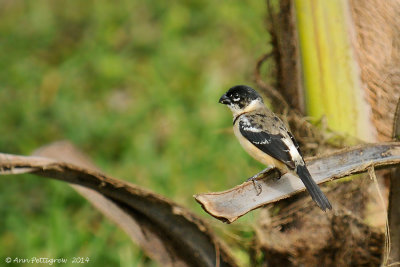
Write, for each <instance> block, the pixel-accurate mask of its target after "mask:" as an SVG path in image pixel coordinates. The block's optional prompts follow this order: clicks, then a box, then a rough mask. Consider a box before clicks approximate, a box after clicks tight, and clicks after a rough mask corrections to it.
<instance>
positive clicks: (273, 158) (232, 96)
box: [219, 85, 332, 211]
mask: <svg viewBox="0 0 400 267" xmlns="http://www.w3.org/2000/svg"><path fill="white" fill-rule="evenodd" d="M219 103H221V104H224V105H226V106H227V107H228V108H229V109H230V110H231V111H232V115H233V132H234V134H235V136H236V137H237V139H238V140H239V143H240V144H241V145H242V147H243V148H244V150H245V151H246V152H247V153H248V154H250V155H251V156H252V157H253V158H254V159H256V160H258V161H259V162H261V163H263V164H264V165H267V166H268V167H270V168H276V169H277V170H278V171H279V172H280V174H281V176H282V175H283V174H285V173H287V172H292V173H294V174H295V175H297V176H298V177H299V178H300V179H301V181H302V182H303V183H304V185H305V187H306V189H307V191H308V192H309V194H310V195H311V198H312V199H313V200H314V201H315V202H316V203H317V205H318V206H319V207H320V208H321V209H322V210H323V211H326V210H327V209H329V210H331V209H332V205H331V204H330V202H329V200H328V198H327V197H326V196H325V195H324V193H323V192H322V191H321V189H320V188H319V186H318V185H317V184H316V183H315V181H314V180H313V178H312V177H311V174H310V172H309V171H308V168H307V165H306V163H305V162H304V158H303V156H302V154H301V152H300V149H299V145H298V143H297V141H296V140H295V138H294V137H293V135H292V133H291V132H290V131H289V130H288V128H287V127H286V125H285V124H284V123H283V121H282V120H281V119H280V118H279V117H278V116H277V115H276V114H274V113H273V112H272V111H271V110H269V109H268V108H267V107H266V106H265V104H264V100H263V98H262V97H261V95H260V94H259V93H257V91H256V90H254V89H253V88H251V87H249V86H246V85H236V86H234V87H232V88H230V89H229V90H228V91H227V92H226V93H225V94H223V95H222V96H221V98H220V99H219ZM260 173H261V172H260ZM260 173H259V174H260ZM259 174H256V175H255V176H253V177H252V178H250V179H249V180H253V181H254V182H256V178H257V177H258V175H259ZM260 189H261V187H260ZM260 193H261V192H260Z"/></svg>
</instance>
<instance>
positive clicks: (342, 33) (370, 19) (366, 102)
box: [257, 0, 400, 266]
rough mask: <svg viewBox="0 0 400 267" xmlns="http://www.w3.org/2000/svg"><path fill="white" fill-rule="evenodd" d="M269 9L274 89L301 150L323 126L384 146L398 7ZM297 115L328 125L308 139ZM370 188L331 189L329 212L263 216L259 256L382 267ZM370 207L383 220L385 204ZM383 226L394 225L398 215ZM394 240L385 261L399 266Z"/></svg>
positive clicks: (398, 81) (395, 94) (396, 84)
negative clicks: (372, 221)
mask: <svg viewBox="0 0 400 267" xmlns="http://www.w3.org/2000/svg"><path fill="white" fill-rule="evenodd" d="M271 10H272V8H271V5H269V12H270V13H271V18H272V23H271V25H272V27H271V31H272V36H273V40H274V44H275V47H274V48H275V51H274V52H275V53H274V56H275V60H276V65H277V74H278V75H277V81H276V87H277V91H278V92H279V93H280V94H281V95H282V96H283V98H284V99H285V100H286V101H287V102H288V105H289V106H290V109H291V110H299V111H300V112H297V113H296V112H289V115H288V118H287V120H288V121H289V123H290V126H291V127H292V130H293V131H294V134H295V135H296V137H297V138H298V139H299V140H300V141H301V142H300V143H302V146H301V147H302V148H303V149H304V148H306V150H307V148H308V146H307V143H309V142H310V141H311V142H314V143H316V144H321V143H324V144H325V142H322V141H321V140H313V139H318V138H320V139H323V138H326V136H327V132H326V130H329V132H334V133H335V134H337V133H339V134H341V135H344V136H350V137H352V138H353V140H362V141H367V142H375V141H389V140H391V138H392V134H393V120H394V114H395V110H396V104H397V101H398V99H399V96H400V27H399V25H400V16H399V14H400V1H397V0H396V1H378V0H364V1H353V0H351V1H345V0H334V1H315V0H282V1H280V3H279V11H271ZM299 113H303V114H304V115H307V116H309V117H311V118H312V121H314V122H317V121H321V120H322V121H323V122H324V123H326V128H324V127H322V131H323V133H322V134H319V135H315V134H314V135H309V136H307V134H308V132H309V131H304V125H300V124H303V123H304V120H302V119H301V118H299V116H298V115H297V114H299ZM322 126H324V125H322ZM307 127H309V126H307ZM309 128H312V127H309ZM299 129H300V130H299ZM301 129H303V130H301ZM329 136H332V135H329ZM325 148H326V147H325V146H320V145H317V148H316V149H315V150H318V149H325ZM305 152H306V153H307V151H305ZM378 174H379V173H378ZM378 177H380V176H379V175H378ZM392 178H393V179H394V176H392ZM378 180H379V181H380V182H381V183H382V184H384V182H383V181H382V179H378ZM392 184H393V183H392ZM371 185H374V184H373V182H370V183H369V184H368V183H365V182H362V181H361V179H357V178H355V179H353V180H352V181H348V182H345V183H338V184H335V188H334V189H331V190H329V191H330V192H328V193H327V195H328V198H330V199H331V202H333V203H332V204H333V206H334V210H335V211H334V212H332V213H328V214H324V213H321V212H319V211H316V210H314V209H313V208H312V207H309V206H308V205H306V203H308V202H309V201H308V199H307V198H305V199H301V200H299V201H297V202H295V203H290V204H289V205H288V206H283V207H281V209H280V212H278V213H277V214H274V216H271V217H269V216H267V215H265V216H264V217H263V219H262V221H260V223H259V228H258V230H257V236H258V241H259V243H260V245H261V247H262V248H263V249H264V252H265V255H266V260H267V261H268V262H269V263H270V264H273V265H274V264H278V263H279V264H285V265H286V266H287V264H288V263H291V264H292V265H299V264H305V265H306V266H315V265H320V266H321V265H324V266H338V265H340V266H358V265H371V264H372V265H379V263H380V262H381V261H382V260H385V259H387V257H386V256H385V257H384V250H383V245H384V231H383V230H382V229H380V228H376V227H373V226H371V225H370V224H366V223H365V218H366V217H368V212H370V211H371V209H370V207H369V206H370V205H369V204H368V205H367V204H366V203H371V196H370V195H374V194H376V190H375V191H373V192H372V193H371V188H373V187H371ZM381 189H382V191H383V192H384V194H383V195H384V196H385V198H386V199H387V195H388V194H387V193H385V190H384V189H385V188H384V187H383V188H381ZM392 193H393V192H392ZM391 197H393V194H392V195H391ZM368 201H370V202H368ZM373 202H376V200H374V201H373ZM375 206H377V207H378V208H379V209H380V211H381V213H379V214H378V217H379V216H381V217H383V221H385V218H384V216H385V214H386V213H384V212H382V211H384V210H383V209H382V204H381V203H380V202H379V205H377V204H375ZM299 207H301V208H299ZM367 208H368V209H367ZM389 208H391V209H392V212H391V214H398V212H397V213H394V212H393V209H395V207H394V206H393V205H391V207H389ZM375 216H376V215H375ZM266 217H268V219H265V218H266ZM398 221H399V220H398V218H397V222H398ZM390 223H391V225H390V226H391V227H392V228H395V229H398V228H399V227H400V225H398V223H397V224H396V223H395V219H392V218H391V222H390ZM394 232H395V233H397V232H398V231H394ZM271 239H273V242H272V241H271ZM399 242H400V240H399V238H397V237H395V236H392V249H391V250H390V252H391V254H390V256H391V258H390V259H389V263H390V262H396V261H397V262H399V261H400V258H399V255H400V253H399V249H400V244H399ZM386 254H387V253H386ZM384 263H387V262H386V261H385V262H384Z"/></svg>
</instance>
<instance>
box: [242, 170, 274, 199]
mask: <svg viewBox="0 0 400 267" xmlns="http://www.w3.org/2000/svg"><path fill="white" fill-rule="evenodd" d="M273 168H274V167H268V168H265V169H264V170H262V171H260V172H259V173H257V174H255V175H253V176H252V177H250V178H249V179H247V182H248V181H252V182H253V185H254V188H255V189H256V191H257V196H258V195H260V194H261V192H262V187H261V185H260V183H259V182H258V181H257V179H258V178H262V177H264V176H265V174H266V173H267V172H269V171H270V170H271V169H273Z"/></svg>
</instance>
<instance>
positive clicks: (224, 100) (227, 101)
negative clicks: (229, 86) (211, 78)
mask: <svg viewBox="0 0 400 267" xmlns="http://www.w3.org/2000/svg"><path fill="white" fill-rule="evenodd" d="M218 102H219V103H221V104H224V105H227V104H230V103H231V100H230V99H229V97H227V96H226V94H224V95H223V96H221V98H220V99H219V101H218Z"/></svg>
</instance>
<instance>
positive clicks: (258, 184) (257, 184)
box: [247, 175, 262, 196]
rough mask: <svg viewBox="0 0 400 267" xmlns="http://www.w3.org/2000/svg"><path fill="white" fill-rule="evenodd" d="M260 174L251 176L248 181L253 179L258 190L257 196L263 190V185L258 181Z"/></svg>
mask: <svg viewBox="0 0 400 267" xmlns="http://www.w3.org/2000/svg"><path fill="white" fill-rule="evenodd" d="M257 178H258V175H254V176H253V177H250V178H249V179H247V182H249V181H252V182H253V185H254V189H255V190H256V192H257V196H259V195H260V194H261V192H262V186H261V184H260V183H259V182H258V181H257Z"/></svg>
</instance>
